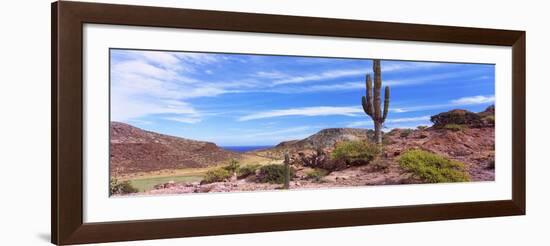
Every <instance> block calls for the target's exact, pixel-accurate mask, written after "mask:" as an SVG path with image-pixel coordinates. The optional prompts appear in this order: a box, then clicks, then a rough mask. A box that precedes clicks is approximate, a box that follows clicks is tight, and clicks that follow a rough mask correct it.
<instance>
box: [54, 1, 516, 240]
mask: <svg viewBox="0 0 550 246" xmlns="http://www.w3.org/2000/svg"><path fill="white" fill-rule="evenodd" d="M51 10H52V13H51V14H52V42H51V43H52V60H51V63H52V77H51V81H52V84H51V85H52V88H51V90H52V92H51V93H52V97H51V98H52V99H51V100H52V101H51V105H52V122H51V125H52V129H51V130H52V155H51V158H52V159H51V163H52V170H51V175H52V187H51V189H52V190H51V193H52V198H51V207H52V214H51V230H52V243H55V244H76V243H92V242H108V241H125V240H142V239H158V238H173V237H188V236H204V235H217V234H232V233H250V232H265V231H280V230H297V229H312V228H327V227H340V226H358V225H372V224H387V223H404V222H416V221H430V220H449V219H465V218H478V217H493V216H507V215H524V214H525V66H526V65H525V32H524V31H509V30H495V29H481V28H465V27H450V26H434V25H418V24H402V23H388V22H372V21H358V20H343V19H328V18H312V17H297V16H282V15H265V14H250V13H235V12H219V11H204V10H190V9H175V8H160V7H143V6H129V5H111V4H97V3H78V2H66V1H62V2H56V3H53V4H52V8H51ZM84 23H99V24H116V25H132V26H153V27H170V28H193V29H207V30H225V31H240V32H262V33H283V34H301V35H314V36H334V37H354V38H373V39H388V40H408V41H429V42H447V43H462V44H482V45H500V46H510V47H512V67H513V69H512V82H513V85H512V90H513V91H512V97H513V98H512V110H513V112H512V119H510V120H512V126H513V129H514V130H513V132H512V133H511V134H512V142H513V143H514V144H513V146H512V153H510V154H511V155H512V162H513V163H512V173H513V177H512V187H511V188H512V200H499V201H484V202H466V203H448V204H432V205H413V206H395V207H375V208H356V209H337V210H324V211H303V212H285V213H268V214H254V215H228V216H212V217H195V218H181V219H157V220H142V221H124V222H106V223H83V219H82V213H83V202H82V195H83V194H82V192H83V189H82V188H83V186H82V142H83V134H82V133H83V132H82V130H83V128H82V123H83V120H82V113H83V112H82V111H83V108H82V89H83V88H82V78H83V77H82V62H83V61H82V27H83V24H84Z"/></svg>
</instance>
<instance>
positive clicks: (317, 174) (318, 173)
mask: <svg viewBox="0 0 550 246" xmlns="http://www.w3.org/2000/svg"><path fill="white" fill-rule="evenodd" d="M327 175H328V171H327V170H324V169H320V168H316V169H312V170H310V171H308V172H306V178H307V179H309V180H312V181H315V182H320V181H321V179H322V178H323V177H325V176H327Z"/></svg>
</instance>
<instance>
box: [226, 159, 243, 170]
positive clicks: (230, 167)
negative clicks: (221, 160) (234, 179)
mask: <svg viewBox="0 0 550 246" xmlns="http://www.w3.org/2000/svg"><path fill="white" fill-rule="evenodd" d="M239 167H240V164H239V162H238V161H237V160H235V159H231V160H230V161H229V164H227V166H224V167H223V169H225V170H227V171H228V172H229V173H234V172H236V171H237V170H238V169H239Z"/></svg>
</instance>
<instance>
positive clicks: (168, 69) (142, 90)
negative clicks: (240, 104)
mask: <svg viewBox="0 0 550 246" xmlns="http://www.w3.org/2000/svg"><path fill="white" fill-rule="evenodd" d="M113 52H115V54H116V55H117V56H116V57H117V58H115V59H114V60H113V62H112V67H111V83H112V84H111V100H112V104H111V105H112V106H111V110H112V113H111V116H112V119H113V120H117V121H130V120H138V119H139V118H141V117H144V116H150V115H156V114H163V115H165V114H171V115H173V116H171V117H168V118H165V119H170V120H174V121H178V122H184V123H196V122H199V121H200V117H201V113H200V112H198V111H197V110H196V109H195V108H194V107H193V106H192V105H191V104H189V103H188V102H186V99H190V98H197V97H214V96H218V95H221V94H225V93H231V92H232V90H229V89H226V88H224V85H226V84H225V83H198V82H200V80H197V79H195V78H191V77H189V76H188V75H189V74H192V73H193V72H194V70H195V68H196V66H197V65H204V64H212V63H216V62H219V61H220V59H219V56H215V55H212V54H199V53H181V52H159V51H132V50H116V51H113ZM184 74H185V75H184Z"/></svg>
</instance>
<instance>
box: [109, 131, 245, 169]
mask: <svg viewBox="0 0 550 246" xmlns="http://www.w3.org/2000/svg"><path fill="white" fill-rule="evenodd" d="M110 130H111V132H110V134H111V140H110V141H111V144H110V169H111V170H110V172H111V175H114V176H119V175H124V174H128V173H136V172H150V171H157V170H166V169H182V168H195V167H207V166H211V165H216V164H218V163H220V162H223V161H226V160H228V159H231V158H239V157H240V154H238V153H235V152H231V151H227V150H224V149H221V148H219V147H218V146H217V145H216V144H214V143H210V142H202V141H196V140H190V139H185V138H179V137H173V136H168V135H163V134H159V133H155V132H150V131H145V130H142V129H139V128H137V127H133V126H131V125H128V124H124V123H120V122H111V129H110Z"/></svg>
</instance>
